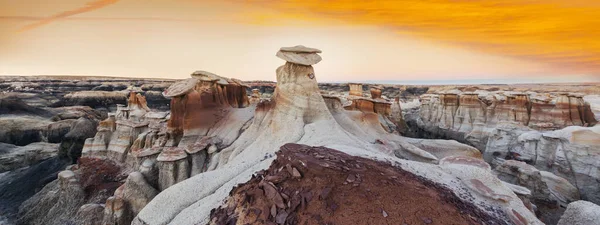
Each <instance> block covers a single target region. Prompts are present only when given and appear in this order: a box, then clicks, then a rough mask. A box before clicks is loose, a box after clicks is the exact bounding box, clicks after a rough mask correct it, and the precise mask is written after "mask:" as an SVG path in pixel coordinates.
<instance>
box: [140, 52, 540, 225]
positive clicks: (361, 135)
mask: <svg viewBox="0 0 600 225" xmlns="http://www.w3.org/2000/svg"><path fill="white" fill-rule="evenodd" d="M311 54H316V53H311ZM277 81H278V83H277V86H276V88H275V92H274V94H273V96H272V98H271V100H270V101H261V102H260V103H258V104H257V105H256V111H255V113H254V117H253V118H252V120H251V123H250V124H249V125H244V127H246V126H247V128H245V129H243V132H241V134H240V135H239V137H238V138H236V139H234V140H233V141H232V142H229V143H230V144H227V145H224V146H225V147H224V149H222V150H217V151H211V150H210V148H209V149H208V150H207V152H208V154H214V155H213V156H210V157H208V158H210V159H211V162H210V163H209V166H208V170H207V171H206V172H203V173H200V174H197V175H195V176H193V177H191V178H189V179H187V180H185V181H182V182H179V183H177V184H175V185H173V186H170V187H169V188H167V189H165V190H164V191H162V192H161V193H160V194H158V195H157V196H156V197H155V198H154V199H153V200H152V201H151V202H150V203H149V204H148V205H147V206H146V207H144V209H142V211H141V212H140V213H139V214H138V215H137V217H136V218H135V219H134V220H133V224H167V223H171V224H197V223H206V222H209V216H210V214H209V213H210V211H211V209H213V208H214V207H216V206H218V205H220V204H221V203H222V201H223V200H224V199H225V198H226V196H227V193H228V192H229V191H230V190H231V188H232V187H233V186H234V185H236V184H238V183H240V182H245V181H247V180H248V179H250V177H251V176H252V174H254V172H256V171H258V170H261V169H265V168H267V167H268V166H269V165H270V164H271V162H272V161H273V157H272V156H273V155H274V154H275V152H276V151H277V150H279V147H280V146H282V145H284V144H286V143H290V142H292V143H299V144H308V145H317V146H325V147H331V148H334V147H335V148H336V149H339V150H340V151H343V152H345V153H347V154H350V155H357V156H362V157H367V158H374V159H378V160H389V161H390V162H393V163H392V164H393V165H395V166H397V167H398V168H402V169H404V170H406V171H408V172H409V173H411V174H418V175H420V176H423V177H425V178H424V179H427V180H431V181H434V182H441V183H440V185H444V186H447V187H449V188H450V189H451V190H452V191H453V192H454V193H456V195H457V196H463V194H464V196H467V195H470V196H473V197H474V198H472V199H470V200H469V201H471V202H472V203H473V204H474V205H482V206H483V207H481V208H480V210H484V211H485V212H486V214H488V215H497V214H495V213H500V214H502V215H504V216H503V217H502V219H501V220H505V222H506V223H509V221H512V222H519V221H521V223H528V224H539V223H540V222H539V220H537V219H536V218H535V216H534V215H533V214H532V213H531V212H530V211H529V210H528V209H527V208H526V207H525V206H524V205H523V203H522V202H521V200H520V199H519V198H518V197H517V196H516V195H515V194H514V193H513V192H512V191H511V190H510V189H509V188H508V187H506V186H504V185H503V184H502V183H501V182H500V180H498V179H497V178H496V177H495V176H494V175H493V174H492V173H491V171H490V170H489V169H479V168H478V167H473V166H469V165H467V166H465V165H460V164H456V165H454V164H452V165H450V166H448V167H444V168H443V169H442V168H440V167H438V166H437V165H432V164H423V163H415V162H412V161H407V160H402V159H399V158H398V157H396V156H397V155H401V156H402V157H405V158H410V159H415V160H419V161H427V162H431V163H437V162H438V159H437V157H436V156H434V155H432V154H431V153H429V152H427V151H426V150H424V149H421V148H419V147H416V146H415V145H413V144H411V143H409V141H408V140H406V139H405V138H402V137H400V136H398V135H395V134H392V133H390V132H388V131H386V129H385V128H384V127H383V126H382V124H384V122H383V121H382V120H380V119H383V118H382V117H383V114H381V113H379V112H381V111H377V113H376V112H375V110H379V109H375V107H371V108H370V110H362V111H361V110H345V109H344V107H343V104H342V101H341V99H340V98H337V97H328V96H322V95H321V94H320V93H319V88H318V86H317V82H316V77H315V76H314V69H313V68H312V66H306V65H301V64H298V63H294V60H293V59H289V62H288V63H286V64H285V65H283V66H281V67H279V68H278V69H277ZM173 106H175V104H174V105H173ZM183 109H185V108H184V107H174V108H172V111H171V114H172V116H171V120H173V119H174V118H178V117H174V116H173V115H175V112H174V111H178V110H181V111H184V110H183ZM177 113H180V112H177ZM169 126H170V127H176V126H173V125H171V124H170V125H169ZM184 130H185V129H184ZM238 130H239V129H238ZM184 133H185V131H184ZM191 140H194V138H188V137H186V135H184V137H183V138H182V139H181V140H180V142H179V145H178V147H182V145H181V143H182V142H184V143H195V142H193V141H191ZM201 142H202V141H201ZM223 142H225V139H223ZM167 143H169V142H168V141H167ZM198 146H206V145H203V144H201V143H198ZM217 146H218V145H217ZM423 146H429V145H426V144H423ZM455 146H456V147H458V146H464V145H461V144H458V143H456V145H455ZM204 148H205V147H204ZM461 148H462V147H461ZM218 149H220V147H219V148H218ZM458 149H459V148H448V149H447V150H446V151H444V150H441V151H440V152H439V153H437V154H439V155H440V156H443V155H444V154H449V155H451V154H453V153H458V154H462V155H470V154H472V153H464V152H462V151H461V150H458ZM463 149H465V148H463ZM472 150H473V148H471V149H468V148H467V149H466V151H472ZM188 152H189V151H188ZM211 152H212V153H211ZM328 158H330V157H328ZM474 159H477V158H474ZM329 160H335V159H329ZM304 163H306V162H304ZM299 164H302V163H299ZM335 165H336V164H333V162H331V163H329V162H328V163H324V164H322V165H321V166H323V167H333V166H335ZM298 170H299V171H298V173H294V171H293V169H291V171H292V173H291V174H292V176H296V177H301V176H302V172H301V171H300V169H298ZM342 170H343V169H342ZM302 171H304V170H302ZM294 174H296V175H294ZM348 179H349V180H356V177H355V178H348ZM459 179H463V180H469V181H470V183H469V184H470V185H466V184H462V183H461V182H460V181H459ZM264 187H267V186H264ZM270 190H273V189H270ZM188 193H194V194H193V195H191V194H188ZM270 193H271V192H270ZM273 193H274V192H273ZM461 193H462V194H461ZM467 193H471V194H467ZM474 193H481V194H474ZM268 195H269V196H277V195H271V194H268ZM183 196H185V197H183ZM283 196H284V195H281V198H282V199H285V198H284V197H283ZM288 197H290V196H288ZM173 199H177V201H173ZM277 199H279V198H277ZM286 201H287V200H286ZM279 203H281V202H279ZM279 203H277V204H276V205H277V206H276V207H279V208H285V206H284V205H285V204H284V203H282V204H279ZM165 205H169V207H165ZM488 206H489V207H488ZM261 210H262V209H261ZM264 211H265V212H266V210H264ZM269 211H271V210H270V209H269ZM159 212H160V213H159ZM277 212H278V210H277V209H275V212H274V213H273V214H274V217H278V216H277V215H278V213H277ZM380 213H382V212H380ZM382 214H383V213H382ZM386 214H388V213H387V212H386ZM288 215H289V214H288ZM288 215H286V216H279V219H278V220H280V222H281V220H285V219H286V218H285V217H287V216H288ZM390 215H393V214H388V216H390Z"/></svg>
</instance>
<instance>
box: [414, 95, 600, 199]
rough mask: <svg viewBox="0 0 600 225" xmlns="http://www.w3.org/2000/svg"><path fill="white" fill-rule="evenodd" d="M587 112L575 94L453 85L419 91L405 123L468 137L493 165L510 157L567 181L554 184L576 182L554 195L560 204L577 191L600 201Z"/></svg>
mask: <svg viewBox="0 0 600 225" xmlns="http://www.w3.org/2000/svg"><path fill="white" fill-rule="evenodd" d="M591 113H592V111H591V108H590V106H589V104H587V103H586V102H584V101H583V99H582V96H581V95H577V94H567V93H557V94H538V93H527V94H525V93H510V92H482V91H478V92H475V93H460V92H458V91H453V93H449V92H446V93H444V94H440V95H425V96H422V106H421V109H420V116H419V117H410V116H409V117H407V118H409V119H410V121H408V124H409V126H410V127H411V129H412V130H413V131H414V130H415V127H416V130H417V131H416V132H421V135H416V136H425V137H430V138H435V137H442V138H448V139H454V140H458V141H460V142H462V143H468V144H470V145H473V146H475V147H477V148H478V149H479V150H481V151H482V152H483V158H484V159H485V160H486V161H487V162H490V163H491V164H492V165H493V166H494V167H496V166H499V165H501V164H502V163H504V160H506V159H513V160H519V161H523V162H527V163H528V164H531V165H532V166H533V167H535V168H536V169H537V170H540V171H548V172H550V173H552V174H554V175H555V176H558V177H561V178H563V179H566V180H567V181H568V184H564V185H563V184H561V185H559V187H576V189H577V190H578V191H577V192H579V193H570V194H567V195H568V196H569V197H566V196H560V197H559V196H556V195H555V198H558V199H562V200H561V204H562V205H563V206H565V205H566V204H568V203H569V202H570V201H573V200H576V199H577V198H574V197H573V196H579V195H580V196H581V199H584V200H589V201H592V202H600V199H598V195H597V193H598V190H597V187H598V176H597V172H596V171H598V169H599V168H600V165H597V164H596V163H594V161H595V160H597V159H596V158H597V157H596V155H597V154H595V153H593V151H591V150H590V149H594V148H598V146H599V145H598V143H597V141H594V140H595V139H596V138H598V137H597V136H598V129H597V127H589V126H592V125H593V124H595V123H596V120H595V118H593V117H592V116H590V114H591ZM573 125H578V126H580V127H577V126H573ZM583 155H585V156H584V157H583ZM546 177H549V176H546ZM546 181H547V182H550V183H552V182H555V181H557V180H556V179H550V178H549V179H545V182H546ZM545 182H544V183H545ZM520 185H523V184H520ZM569 190H571V189H569ZM532 192H533V193H534V195H535V194H536V193H539V191H536V190H532ZM567 192H570V191H567ZM559 195H560V194H559Z"/></svg>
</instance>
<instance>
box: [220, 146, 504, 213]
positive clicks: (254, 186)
mask: <svg viewBox="0 0 600 225" xmlns="http://www.w3.org/2000/svg"><path fill="white" fill-rule="evenodd" d="M344 183H346V184H353V185H344ZM359 184H360V185H359ZM210 224H219V225H221V224H244V225H245V224H269V225H280V224H290V225H295V224H299V225H304V224H318V225H325V224H506V222H505V221H504V220H501V219H498V218H495V217H492V216H490V215H489V214H487V213H485V212H483V211H481V210H479V209H478V208H477V207H476V206H474V205H472V204H470V203H467V202H465V201H462V200H461V199H460V198H459V197H457V196H456V195H455V194H454V193H453V192H451V191H450V190H448V189H447V188H445V187H442V186H440V185H438V184H435V183H433V182H431V181H428V180H425V179H424V178H421V177H419V176H416V175H414V174H412V173H409V172H407V171H404V170H402V169H400V168H398V167H394V166H392V165H391V164H389V163H386V162H379V161H374V160H369V159H364V158H360V157H354V156H350V155H347V154H345V153H342V152H339V151H337V150H334V149H329V148H325V147H310V146H305V145H299V144H286V145H284V146H282V147H281V150H280V151H279V152H278V153H277V159H276V160H275V161H274V162H273V164H271V166H270V167H269V169H267V170H263V171H259V172H257V173H256V175H254V176H253V177H252V179H251V180H250V181H248V182H247V183H245V184H240V185H239V186H238V187H236V188H234V189H233V190H232V191H231V193H230V197H229V198H228V199H227V201H226V202H225V204H224V205H223V206H221V207H219V208H217V209H213V210H212V211H211V221H210Z"/></svg>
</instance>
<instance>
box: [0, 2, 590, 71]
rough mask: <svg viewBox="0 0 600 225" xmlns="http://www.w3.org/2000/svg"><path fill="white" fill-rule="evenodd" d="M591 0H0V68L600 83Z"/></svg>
mask: <svg viewBox="0 0 600 225" xmlns="http://www.w3.org/2000/svg"><path fill="white" fill-rule="evenodd" d="M599 15H600V1H597V0H398V1H347V0H327V1H325V0H256V1H252V0H227V1H220V0H214V1H213V0H60V1H46V0H0V75H34V74H61V75H64V74H73V75H111V76H129V77H163V78H185V77H188V76H189V74H190V73H191V72H193V71H194V70H207V71H212V72H215V73H217V74H220V75H223V76H227V77H237V78H240V79H243V80H254V79H261V80H274V79H275V75H274V74H275V72H274V71H275V69H276V68H277V66H279V65H281V64H283V61H282V60H280V59H278V58H276V57H275V56H274V55H275V52H276V51H277V50H278V48H279V47H282V46H292V45H297V44H303V45H306V46H309V47H315V48H319V49H321V50H323V53H322V57H323V61H322V62H321V63H319V64H317V65H316V66H315V68H316V71H317V77H318V79H319V81H361V80H363V81H364V80H395V81H411V80H437V81H439V80H470V79H477V80H481V79H491V80H502V81H513V80H514V81H519V82H527V81H549V82H556V81H600V16H599Z"/></svg>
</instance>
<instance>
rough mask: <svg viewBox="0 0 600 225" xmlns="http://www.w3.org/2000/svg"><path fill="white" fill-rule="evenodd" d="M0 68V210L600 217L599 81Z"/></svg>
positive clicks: (500, 220)
mask: <svg viewBox="0 0 600 225" xmlns="http://www.w3.org/2000/svg"><path fill="white" fill-rule="evenodd" d="M319 53H321V51H320V50H318V49H313V48H307V47H304V46H295V47H284V48H281V49H280V50H279V51H277V52H276V56H277V57H279V58H281V59H282V60H283V61H282V65H281V66H280V67H279V68H273V69H274V74H273V75H274V76H273V77H274V79H275V80H276V82H268V81H241V80H238V79H235V78H234V77H231V78H228V77H223V76H219V75H216V74H213V73H211V72H207V71H201V70H199V71H195V72H193V73H192V74H191V76H190V78H187V79H184V80H169V79H165V80H158V79H128V78H109V77H73V76H62V77H59V76H37V77H36V76H22V77H21V76H14V77H1V78H0V91H1V94H0V125H1V126H0V215H1V216H2V217H1V218H0V224H57V225H58V224H118V225H122V224H150V225H154V224H156V225H158V224H177V225H180V224H519V225H526V224H561V225H563V224H600V206H598V204H600V125H597V123H598V121H599V120H600V84H595V83H587V84H519V85H502V84H481V85H452V86H450V85H446V86H445V85H436V86H426V85H418V86H411V85H386V84H361V83H318V82H317V80H318V79H319V78H320V77H322V76H327V75H326V74H324V75H321V74H319V73H318V71H315V70H314V68H313V67H312V65H314V64H317V63H319V62H320V61H321V57H320V55H319Z"/></svg>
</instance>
